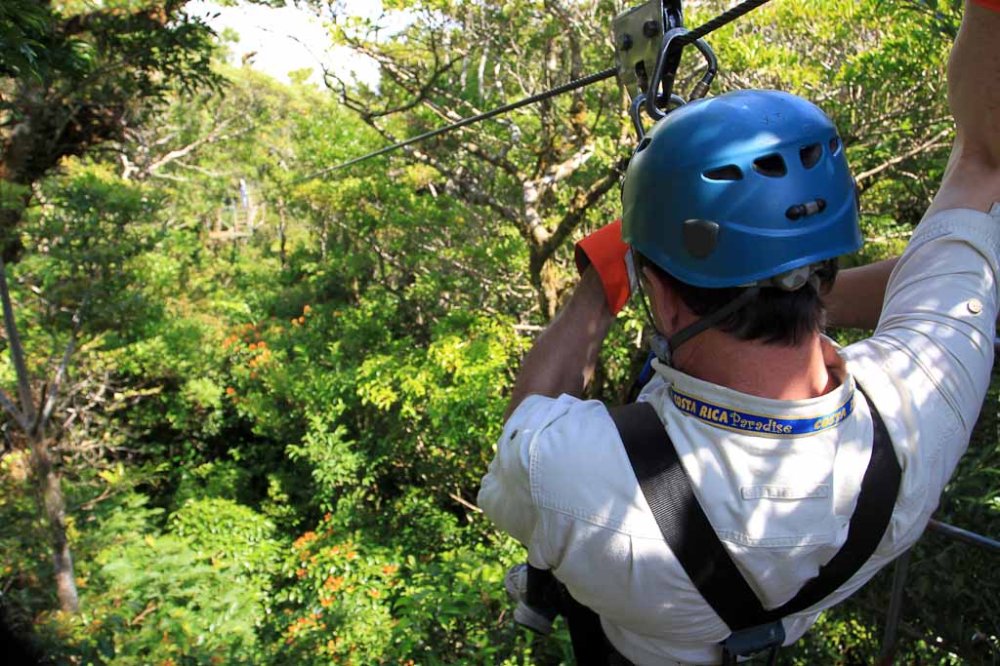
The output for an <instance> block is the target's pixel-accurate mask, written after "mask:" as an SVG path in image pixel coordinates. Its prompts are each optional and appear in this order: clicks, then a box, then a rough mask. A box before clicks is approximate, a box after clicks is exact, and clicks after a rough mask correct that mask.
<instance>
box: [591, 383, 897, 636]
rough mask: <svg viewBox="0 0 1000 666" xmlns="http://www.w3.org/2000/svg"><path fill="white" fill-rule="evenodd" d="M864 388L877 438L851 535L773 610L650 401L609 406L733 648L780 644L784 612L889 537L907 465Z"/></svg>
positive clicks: (829, 588) (826, 589)
mask: <svg viewBox="0 0 1000 666" xmlns="http://www.w3.org/2000/svg"><path fill="white" fill-rule="evenodd" d="M862 395H864V396H865V400H866V401H867V402H868V406H869V409H870V410H871V414H872V424H873V427H874V438H873V445H872V455H871V459H870V460H869V463H868V468H867V470H866V471H865V474H864V478H863V479H862V483H861V491H860V493H859V495H858V501H857V506H856V508H855V510H854V514H853V515H852V516H851V522H850V525H849V527H848V535H847V540H846V541H845V543H844V545H843V546H842V547H841V549H840V550H839V551H838V552H837V554H836V555H835V556H834V557H833V558H832V559H831V560H830V561H829V562H827V564H825V565H824V566H822V567H821V568H820V571H819V575H817V576H816V577H815V578H813V579H812V580H810V581H808V582H807V583H806V584H805V585H804V586H803V587H802V589H800V590H799V592H798V594H796V595H795V597H794V598H792V599H791V600H790V601H789V602H787V603H786V604H784V605H782V606H780V607H778V608H773V609H770V610H768V609H765V608H764V606H763V604H761V602H760V599H759V598H758V597H757V595H756V593H755V592H754V591H753V589H752V588H751V587H750V585H749V584H748V583H747V582H746V579H745V578H744V577H743V575H742V574H741V573H740V571H739V569H738V568H737V566H736V564H735V563H734V562H733V560H732V558H731V557H730V556H729V553H728V552H727V551H726V549H725V547H724V546H723V545H722V542H721V541H720V540H719V537H718V536H717V535H716V533H715V530H714V529H713V528H712V524H711V523H710V522H709V520H708V517H707V516H706V515H705V512H704V510H702V508H701V505H700V504H698V500H697V497H696V496H695V494H694V489H693V488H692V486H691V481H690V479H689V478H688V476H687V474H686V473H685V471H684V466H683V465H682V464H681V462H680V458H679V457H678V455H677V450H676V449H675V448H674V445H673V442H672V441H671V440H670V436H669V435H668V434H667V431H666V428H665V427H664V426H663V423H662V422H661V421H660V418H659V416H657V414H656V411H655V410H654V409H653V408H652V407H651V406H650V405H648V404H646V403H633V404H630V405H624V406H622V407H616V408H612V409H610V410H609V411H610V413H611V418H612V419H613V420H614V422H615V426H616V427H617V428H618V432H619V434H620V435H621V438H622V442H623V443H624V445H625V451H626V452H627V454H628V457H629V461H630V462H631V463H632V468H633V470H634V471H635V475H636V478H637V479H638V481H639V486H640V488H641V489H642V492H643V495H645V497H646V501H647V502H648V503H649V506H650V509H651V510H652V511H653V516H654V517H655V518H656V523H657V525H658V526H659V528H660V531H661V532H662V533H663V537H664V539H665V540H666V542H667V544H668V545H669V546H670V549H671V551H673V553H674V554H675V555H676V557H677V559H678V560H679V561H680V563H681V566H682V567H683V568H684V571H685V572H686V573H687V575H688V577H689V578H690V579H691V582H692V583H694V585H695V587H696V588H697V589H698V592H700V593H701V595H702V597H704V599H705V601H706V602H707V603H708V604H709V605H710V606H711V607H712V609H713V610H715V612H716V613H717V614H718V615H719V617H721V618H722V620H723V621H724V622H725V623H726V625H727V626H728V627H729V629H730V630H731V631H732V632H733V636H731V637H730V639H729V641H727V642H726V644H725V647H726V649H727V652H729V653H731V654H732V655H736V654H740V655H742V654H747V653H749V652H754V651H758V650H760V649H763V648H766V647H776V646H780V644H781V642H782V641H783V640H784V630H783V628H782V627H781V624H780V620H781V618H783V617H785V616H787V615H791V614H793V613H798V612H801V611H803V610H805V609H807V608H809V607H810V606H813V605H815V604H816V603H818V602H819V601H822V600H823V599H824V598H826V597H827V596H829V595H830V594H831V593H832V592H834V591H835V590H836V589H837V588H839V587H840V586H841V585H843V584H844V583H845V582H847V580H848V579H850V577H851V576H853V575H854V574H855V573H856V572H857V571H858V570H859V569H860V568H861V566H862V565H863V564H864V563H865V562H867V561H868V558H870V557H871V555H872V553H874V552H875V548H876V547H877V546H878V544H879V542H880V541H881V540H882V536H883V535H884V534H885V530H886V528H887V527H888V525H889V520H890V518H891V517H892V511H893V507H894V506H895V503H896V496H897V494H898V492H899V483H900V477H901V475H902V473H901V470H900V467H899V462H898V461H897V460H896V454H895V452H894V451H893V448H892V441H891V440H890V439H889V433H888V431H887V430H886V427H885V423H884V422H883V421H882V417H881V416H880V415H879V413H878V412H877V411H876V410H875V407H874V406H873V405H872V403H871V400H870V399H869V398H868V396H867V395H866V394H864V392H863V391H862Z"/></svg>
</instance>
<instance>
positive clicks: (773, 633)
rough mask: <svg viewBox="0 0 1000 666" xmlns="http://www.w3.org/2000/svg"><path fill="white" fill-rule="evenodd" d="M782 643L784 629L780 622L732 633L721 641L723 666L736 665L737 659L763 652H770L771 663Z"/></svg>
mask: <svg viewBox="0 0 1000 666" xmlns="http://www.w3.org/2000/svg"><path fill="white" fill-rule="evenodd" d="M784 642H785V627H784V626H783V625H782V624H781V620H775V621H774V622H769V623H767V624H759V625H757V626H756V627H747V628H746V629H740V630H739V631H734V632H733V633H732V634H730V635H729V638H727V639H726V640H724V641H722V663H723V666H728V665H729V664H736V659H737V657H749V656H752V655H755V654H757V653H758V652H763V651H764V650H770V662H771V663H773V662H774V659H775V657H776V656H777V654H778V648H780V647H781V646H782V644H783V643H784Z"/></svg>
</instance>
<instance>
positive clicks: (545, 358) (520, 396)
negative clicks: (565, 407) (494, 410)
mask: <svg viewBox="0 0 1000 666" xmlns="http://www.w3.org/2000/svg"><path fill="white" fill-rule="evenodd" d="M612 322H614V316H612V314H611V311H610V310H609V309H608V305H607V301H606V300H605V296H604V285H603V284H602V283H601V278H600V276H599V275H598V274H597V271H595V270H594V269H593V268H592V267H590V268H587V269H586V270H585V271H584V273H583V278H582V279H581V280H580V284H579V285H578V286H577V288H576V290H575V291H574V292H573V295H572V296H571V297H570V299H569V302H568V303H567V304H566V306H565V307H564V308H563V309H562V310H561V311H560V312H559V314H558V315H557V316H556V318H555V319H554V320H553V321H552V323H551V324H549V327H548V328H547V329H545V331H544V332H543V333H542V334H541V335H540V336H539V337H538V340H537V341H536V342H535V346H534V347H532V348H531V351H529V352H528V355H527V356H525V357H524V363H523V364H522V365H521V370H520V372H518V375H517V381H516V382H515V384H514V392H513V394H512V395H511V398H510V404H509V405H508V406H507V411H506V412H504V420H507V418H508V417H509V416H510V415H511V414H512V413H513V412H514V410H515V409H517V406H518V405H520V404H521V402H522V401H523V400H524V399H525V398H527V397H528V396H529V395H534V394H537V395H544V396H549V397H553V398H555V397H558V396H559V395H562V394H563V393H566V394H569V395H576V396H579V395H581V394H582V393H583V389H584V388H585V387H586V386H587V384H588V383H589V382H590V379H591V378H592V377H593V375H594V368H595V367H596V366H597V356H598V353H599V352H600V351H601V344H602V343H603V342H604V338H605V337H606V336H607V334H608V329H610V328H611V324H612Z"/></svg>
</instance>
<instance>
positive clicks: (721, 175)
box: [704, 164, 743, 180]
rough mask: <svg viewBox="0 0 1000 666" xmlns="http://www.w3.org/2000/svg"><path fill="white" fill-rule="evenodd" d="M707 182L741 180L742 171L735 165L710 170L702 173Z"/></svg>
mask: <svg viewBox="0 0 1000 666" xmlns="http://www.w3.org/2000/svg"><path fill="white" fill-rule="evenodd" d="M704 176H705V178H707V179H709V180H743V171H742V170H741V169H740V168H739V167H738V166H736V165H735V164H730V165H729V166H724V167H720V168H718V169H712V170H711V171H706V172H705V173H704Z"/></svg>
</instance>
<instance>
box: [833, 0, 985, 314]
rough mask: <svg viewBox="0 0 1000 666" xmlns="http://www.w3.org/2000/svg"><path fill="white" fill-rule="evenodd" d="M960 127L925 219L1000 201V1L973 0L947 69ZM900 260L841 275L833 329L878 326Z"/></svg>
mask: <svg viewBox="0 0 1000 666" xmlns="http://www.w3.org/2000/svg"><path fill="white" fill-rule="evenodd" d="M948 102H949V104H950V106H951V112H952V115H953V116H954V117H955V123H956V126H957V132H956V138H955V145H954V148H953V149H952V153H951V159H950V160H949V162H948V168H947V170H946V171H945V176H944V180H943V181H942V183H941V189H940V190H939V191H938V194H937V196H936V197H935V198H934V202H933V203H932V205H931V207H930V209H929V210H928V211H927V217H929V216H931V215H933V214H934V213H937V212H940V211H943V210H949V209H953V208H971V209H973V210H978V211H981V212H988V211H989V210H990V209H991V208H992V207H993V204H994V203H1000V0H972V1H970V2H967V3H966V8H965V16H964V19H963V21H962V29H961V31H960V32H959V35H958V40H957V41H956V42H955V47H954V49H953V50H952V54H951V61H950V63H949V66H948ZM897 261H898V258H897V259H889V260H886V261H882V262H878V263H875V264H871V265H869V266H862V267H860V268H852V269H849V270H845V271H841V273H840V275H838V276H837V282H836V284H835V285H834V287H833V289H832V290H831V291H830V293H829V294H827V295H826V296H825V297H824V299H823V300H824V302H825V303H826V306H827V310H828V317H827V323H828V325H830V326H833V327H845V328H852V327H853V328H875V326H876V325H877V324H878V319H879V316H880V315H881V313H882V301H883V299H884V297H885V288H886V285H887V283H888V281H889V275H890V274H891V273H892V269H893V268H894V267H895V265H896V262H897Z"/></svg>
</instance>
